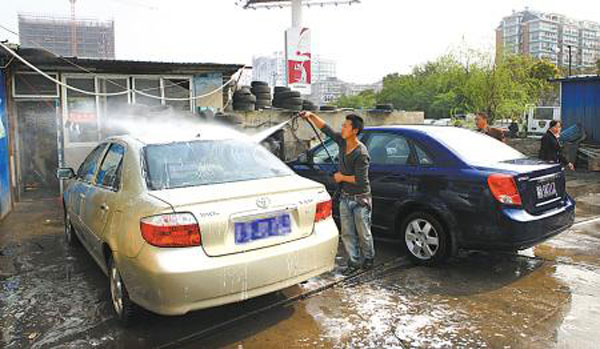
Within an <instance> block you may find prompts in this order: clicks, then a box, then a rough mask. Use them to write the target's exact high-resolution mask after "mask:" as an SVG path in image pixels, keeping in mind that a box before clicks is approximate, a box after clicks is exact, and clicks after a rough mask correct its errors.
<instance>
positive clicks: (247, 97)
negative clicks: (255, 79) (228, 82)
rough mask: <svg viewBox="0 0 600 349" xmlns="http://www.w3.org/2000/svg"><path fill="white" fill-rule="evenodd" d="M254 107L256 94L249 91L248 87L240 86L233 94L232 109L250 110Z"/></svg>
mask: <svg viewBox="0 0 600 349" xmlns="http://www.w3.org/2000/svg"><path fill="white" fill-rule="evenodd" d="M254 109H256V96H254V95H253V94H252V92H251V91H250V87H248V86H242V87H241V88H240V89H238V90H237V91H235V92H234V94H233V110H236V111H252V110H254Z"/></svg>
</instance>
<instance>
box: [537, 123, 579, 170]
mask: <svg viewBox="0 0 600 349" xmlns="http://www.w3.org/2000/svg"><path fill="white" fill-rule="evenodd" d="M561 129H562V124H561V122H560V121H556V120H552V121H550V128H548V132H546V134H545V135H544V136H543V137H542V146H541V147H540V154H539V157H540V159H542V160H544V161H548V162H555V163H560V164H562V165H564V166H567V167H568V168H569V169H570V170H574V169H575V166H573V164H572V163H570V162H569V160H567V158H565V156H564V155H562V153H561V150H562V144H561V143H560V140H559V137H560V130H561Z"/></svg>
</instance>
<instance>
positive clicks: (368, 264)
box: [362, 259, 374, 270]
mask: <svg viewBox="0 0 600 349" xmlns="http://www.w3.org/2000/svg"><path fill="white" fill-rule="evenodd" d="M373 264H374V260H373V259H365V262H364V263H363V266H362V268H363V269H364V270H370V269H373Z"/></svg>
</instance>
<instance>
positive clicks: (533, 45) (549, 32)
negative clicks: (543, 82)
mask: <svg viewBox="0 0 600 349" xmlns="http://www.w3.org/2000/svg"><path fill="white" fill-rule="evenodd" d="M506 53H513V54H516V53H520V54H529V55H531V56H533V57H535V58H542V59H547V60H549V61H551V62H553V63H554V64H556V65H559V66H563V67H567V66H568V65H569V57H570V59H571V65H572V68H573V69H582V68H592V67H594V65H595V64H596V62H597V61H598V59H600V23H597V22H592V21H580V20H576V19H572V18H569V17H566V16H563V15H560V14H555V13H543V12H537V11H531V10H529V9H528V8H525V10H523V11H520V12H515V11H513V13H512V14H511V15H510V16H507V17H504V18H503V19H502V22H501V23H500V25H499V26H498V28H497V29H496V54H497V55H502V54H506Z"/></svg>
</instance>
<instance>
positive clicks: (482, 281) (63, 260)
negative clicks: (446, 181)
mask: <svg viewBox="0 0 600 349" xmlns="http://www.w3.org/2000/svg"><path fill="white" fill-rule="evenodd" d="M598 179H599V177H598V174H592V175H590V176H589V178H588V177H586V176H578V177H576V178H570V180H569V191H570V192H572V193H575V194H576V198H577V201H578V202H579V198H584V197H589V196H592V195H593V194H594V193H593V192H591V189H590V188H592V187H593V185H594V183H600V180H598ZM586 187H587V188H588V189H587V190H586V189H585V188H586ZM594 190H595V189H594ZM598 192H600V188H599V189H598V191H596V193H598ZM583 206H584V207H583V208H580V209H578V210H579V211H578V220H579V223H577V224H576V226H574V227H573V229H571V230H569V231H568V232H565V233H563V234H560V235H559V236H557V237H555V238H554V239H552V240H549V241H547V242H545V243H543V244H541V245H539V246H537V247H536V248H534V249H530V250H526V251H521V252H520V253H519V254H490V253H483V252H463V253H461V255H460V256H459V257H458V258H455V259H454V260H452V261H450V263H448V264H447V265H445V266H442V267H437V268H427V267H415V266H412V265H410V264H409V263H408V262H407V260H406V258H405V257H404V256H402V255H401V254H400V253H399V252H398V251H399V245H397V244H395V243H392V242H383V241H378V242H377V251H378V258H377V264H378V265H379V266H378V267H377V268H376V269H375V270H373V271H371V272H368V273H365V274H362V275H359V276H357V277H355V278H353V279H350V280H346V281H344V282H340V283H339V284H337V285H336V286H335V287H332V288H328V289H325V290H323V291H321V292H317V293H314V294H311V295H310V296H308V297H306V298H301V299H295V298H294V297H296V296H298V295H301V294H305V293H306V292H310V291H313V290H318V289H319V288H320V287H322V286H323V285H327V284H329V283H334V282H339V281H340V280H342V277H341V276H340V275H339V273H337V272H333V273H329V274H326V275H324V276H323V277H320V278H317V279H313V280H310V281H309V282H308V283H305V284H303V285H299V286H295V287H291V288H288V289H286V290H284V291H282V292H278V293H273V294H269V295H266V296H263V297H259V298H256V299H251V300H248V301H246V302H242V303H237V304H231V305H227V306H223V307H218V308H214V309H209V310H204V311H198V312H194V313H191V314H188V315H185V316H179V317H161V316H157V315H154V314H144V316H142V317H141V318H140V320H139V321H140V323H139V324H138V325H134V326H133V327H132V328H128V329H125V328H122V327H120V326H119V324H118V323H117V321H116V319H115V318H114V316H113V314H112V309H111V306H110V301H109V293H108V281H107V278H106V277H105V276H104V275H103V274H102V272H101V271H100V269H99V268H98V267H97V266H96V265H95V263H94V262H93V260H92V259H91V257H90V256H89V255H88V254H87V253H86V252H85V250H84V249H83V248H69V247H68V246H67V245H66V244H65V243H64V242H63V240H62V237H63V236H62V209H61V207H60V205H59V203H58V201H57V200H46V201H39V200H38V201H33V202H26V203H21V204H19V205H18V206H17V208H16V210H15V212H13V213H12V214H11V215H10V216H9V217H8V218H7V219H5V220H4V221H3V222H2V223H0V347H8V348H21V347H39V348H44V347H57V346H58V347H67V348H70V347H72V348H81V347H83V348H86V347H118V348H134V347H161V346H163V347H169V346H170V347H189V348H198V347H229V348H240V347H244V348H271V347H273V348H287V347H299V348H303V347H306V348H312V347H323V348H330V347H373V348H380V347H440V348H444V347H450V346H453V347H456V346H462V347H492V348H504V347H514V348H522V347H530V348H552V347H559V348H563V347H569V348H593V347H597V343H598V339H600V221H598V220H596V221H586V219H589V218H590V217H594V216H599V215H600V210H599V209H598V208H599V207H600V206H596V205H594V204H593V201H592V205H589V206H587V207H586V206H585V205H583ZM290 299H292V300H293V301H288V300H290Z"/></svg>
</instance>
